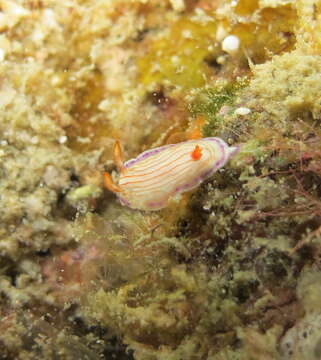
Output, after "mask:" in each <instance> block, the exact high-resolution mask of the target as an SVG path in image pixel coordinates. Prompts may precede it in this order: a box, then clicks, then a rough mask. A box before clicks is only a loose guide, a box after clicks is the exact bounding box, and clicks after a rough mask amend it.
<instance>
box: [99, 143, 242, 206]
mask: <svg viewBox="0 0 321 360" xmlns="http://www.w3.org/2000/svg"><path fill="white" fill-rule="evenodd" d="M117 146H118V147H119V145H116V147H117ZM238 149H239V148H238V147H237V146H228V144H226V143H225V142H224V141H223V140H222V139H220V138H215V137H211V138H204V139H199V140H190V141H185V142H181V143H178V144H170V145H165V146H162V147H158V148H155V149H151V150H147V151H145V152H143V153H142V154H140V155H139V156H137V157H136V158H135V159H131V160H129V161H127V162H125V163H124V164H122V163H121V160H120V158H119V156H120V154H121V152H120V148H118V149H117V148H116V151H115V160H116V164H117V166H118V169H119V170H120V176H119V181H118V185H115V184H113V183H112V180H111V177H110V176H109V174H107V173H105V174H104V175H105V186H106V187H107V188H109V189H110V190H112V191H114V192H115V193H116V194H117V195H118V197H119V199H120V201H121V203H122V204H123V205H127V206H129V207H131V208H134V209H141V210H159V209H161V208H164V207H166V206H167V205H168V201H169V200H170V199H171V198H172V197H173V196H175V195H178V194H180V193H183V192H185V191H188V190H191V189H193V188H195V187H196V186H198V185H199V184H200V183H201V182H202V181H204V180H205V179H207V178H208V177H210V176H211V175H212V174H213V173H214V172H215V171H217V170H218V169H219V168H221V167H222V166H224V165H225V163H226V162H227V161H228V159H229V158H230V157H231V156H232V155H234V154H235V153H237V152H238Z"/></svg>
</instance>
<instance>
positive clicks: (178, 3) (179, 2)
mask: <svg viewBox="0 0 321 360" xmlns="http://www.w3.org/2000/svg"><path fill="white" fill-rule="evenodd" d="M170 3H171V5H172V8H173V9H174V10H175V11H184V10H185V2H184V0H170Z"/></svg>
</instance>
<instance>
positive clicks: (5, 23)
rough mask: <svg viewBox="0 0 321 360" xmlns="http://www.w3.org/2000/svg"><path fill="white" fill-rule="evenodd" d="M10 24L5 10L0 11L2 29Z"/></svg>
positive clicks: (0, 28) (0, 26) (0, 27)
mask: <svg viewBox="0 0 321 360" xmlns="http://www.w3.org/2000/svg"><path fill="white" fill-rule="evenodd" d="M7 26H8V20H7V17H6V15H5V14H4V13H3V12H0V31H4V30H5V29H6V28H7Z"/></svg>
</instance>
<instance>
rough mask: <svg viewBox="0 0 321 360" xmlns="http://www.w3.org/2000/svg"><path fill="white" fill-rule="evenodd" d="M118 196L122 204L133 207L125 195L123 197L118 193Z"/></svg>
mask: <svg viewBox="0 0 321 360" xmlns="http://www.w3.org/2000/svg"><path fill="white" fill-rule="evenodd" d="M117 197H118V199H119V201H120V203H121V204H122V205H124V206H128V207H131V206H130V202H129V201H128V200H126V199H124V198H123V197H121V196H120V195H118V194H117Z"/></svg>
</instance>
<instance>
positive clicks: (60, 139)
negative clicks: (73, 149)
mask: <svg viewBox="0 0 321 360" xmlns="http://www.w3.org/2000/svg"><path fill="white" fill-rule="evenodd" d="M67 140H68V138H67V136H66V135H62V136H60V138H59V139H58V142H59V143H60V144H64V143H65V142H66V141H67Z"/></svg>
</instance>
